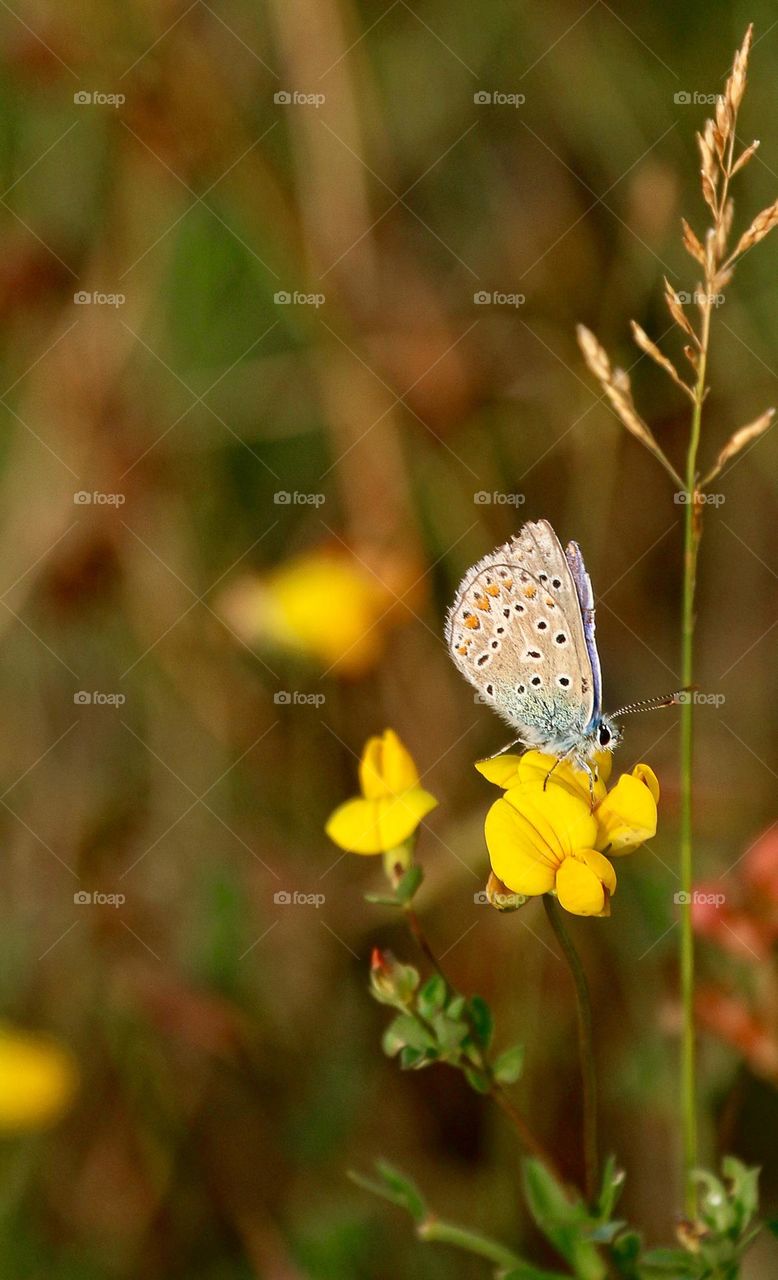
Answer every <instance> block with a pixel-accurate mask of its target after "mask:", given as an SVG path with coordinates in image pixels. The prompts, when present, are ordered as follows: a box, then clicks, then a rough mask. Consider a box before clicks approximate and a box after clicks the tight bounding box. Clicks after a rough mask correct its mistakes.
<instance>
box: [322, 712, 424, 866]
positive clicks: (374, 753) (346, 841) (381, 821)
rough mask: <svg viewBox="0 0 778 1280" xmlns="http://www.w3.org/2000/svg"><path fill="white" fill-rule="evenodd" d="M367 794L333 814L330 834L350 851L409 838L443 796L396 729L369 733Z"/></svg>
mask: <svg viewBox="0 0 778 1280" xmlns="http://www.w3.org/2000/svg"><path fill="white" fill-rule="evenodd" d="M359 784H360V790H361V792H362V795H361V796H358V797H356V798H355V799H353V800H346V802H345V803H344V804H341V805H339V806H338V808H337V809H336V810H335V812H334V813H333V814H331V816H330V818H329V821H328V822H327V825H326V828H325V830H326V832H327V835H328V836H329V837H330V839H331V840H333V841H334V842H335V844H336V845H338V846H339V847H340V848H341V849H346V850H347V851H348V852H349V853H389V852H390V851H391V850H393V849H397V848H398V847H399V846H400V845H402V844H404V843H405V841H406V840H408V839H409V838H410V837H411V836H412V835H413V833H414V831H415V830H416V828H417V827H418V825H419V823H420V822H421V820H422V818H424V817H425V816H426V815H427V814H428V813H429V812H430V810H431V809H434V808H435V806H436V805H437V803H438V802H437V800H436V799H435V797H434V796H432V795H430V793H429V791H425V790H424V788H423V787H421V786H419V771H418V769H417V768H416V765H415V763H414V761H413V757H412V756H411V754H410V752H409V751H408V749H407V748H406V747H405V746H403V744H402V742H401V741H400V739H399V738H398V736H397V734H396V733H395V732H394V730H393V729H386V730H385V731H384V733H383V735H382V736H381V737H380V738H379V737H374V738H368V741H367V743H366V744H365V749H364V751H363V752H362V759H361V760H360V762H359Z"/></svg>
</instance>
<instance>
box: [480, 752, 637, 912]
mask: <svg viewBox="0 0 778 1280" xmlns="http://www.w3.org/2000/svg"><path fill="white" fill-rule="evenodd" d="M597 765H598V776H597V780H596V781H595V783H594V786H593V789H592V790H591V791H590V783H589V779H588V777H587V776H586V774H584V773H581V772H579V771H578V770H576V769H575V768H574V767H573V766H572V765H571V764H570V763H569V762H568V761H562V762H556V761H555V759H554V757H553V756H548V755H544V754H542V753H541V752H539V751H528V752H526V753H525V754H524V755H522V756H515V755H503V756H497V757H495V758H494V759H491V760H483V761H480V762H479V763H478V764H477V765H476V768H477V769H478V770H479V772H480V773H482V774H483V775H484V777H485V778H487V779H488V780H489V781H490V782H493V783H495V784H496V785H497V786H499V787H502V789H503V791H504V793H505V794H504V795H503V796H502V797H501V799H499V800H496V801H495V803H494V804H493V805H492V807H491V808H490V810H489V812H488V814H487V815H486V822H485V827H484V831H485V835H486V844H487V847H488V849H489V858H490V861H491V865H492V872H493V875H494V876H496V877H497V879H498V880H500V881H501V882H502V884H503V885H504V886H505V888H506V889H507V890H509V891H510V892H512V893H515V894H521V895H523V896H525V897H534V896H537V895H539V894H543V893H552V894H554V895H555V896H556V897H557V898H558V899H559V902H560V904H561V906H563V907H564V908H565V909H566V910H567V911H570V912H572V913H573V914H574V915H581V916H606V915H609V914H610V899H611V897H612V896H613V894H614V893H615V892H616V872H615V871H614V869H613V865H612V863H611V862H610V860H609V859H610V858H611V857H620V856H621V855H623V854H626V853H632V852H633V850H635V849H637V848H638V847H639V846H640V845H641V844H643V843H644V842H645V841H646V840H649V839H651V837H652V836H653V835H655V833H656V823H657V802H658V800H659V783H658V782H657V779H656V776H655V774H654V773H653V771H652V770H651V769H650V768H649V767H648V765H645V764H638V765H636V766H635V768H634V769H633V770H632V773H629V774H622V775H621V777H620V778H619V780H618V782H617V783H616V784H615V786H613V787H612V788H611V789H610V791H609V790H608V787H607V782H608V778H609V774H610V767H611V757H610V756H609V755H608V754H606V753H603V754H602V755H599V756H598V757H597ZM552 769H553V772H552ZM606 854H607V855H608V856H607V857H606Z"/></svg>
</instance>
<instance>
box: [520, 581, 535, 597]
mask: <svg viewBox="0 0 778 1280" xmlns="http://www.w3.org/2000/svg"><path fill="white" fill-rule="evenodd" d="M537 594H538V589H537V587H536V586H535V585H534V583H532V582H530V583H528V584H527V586H526V587H525V588H524V590H523V592H522V595H525V596H526V597H527V599H528V600H534V599H535V596H536V595H537Z"/></svg>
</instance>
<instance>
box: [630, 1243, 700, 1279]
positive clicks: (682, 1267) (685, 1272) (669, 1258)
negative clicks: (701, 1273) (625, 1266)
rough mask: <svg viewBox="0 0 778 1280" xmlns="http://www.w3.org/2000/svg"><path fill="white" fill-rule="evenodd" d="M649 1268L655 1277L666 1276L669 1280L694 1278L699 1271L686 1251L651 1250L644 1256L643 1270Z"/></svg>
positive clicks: (642, 1261)
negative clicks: (684, 1277)
mask: <svg viewBox="0 0 778 1280" xmlns="http://www.w3.org/2000/svg"><path fill="white" fill-rule="evenodd" d="M645 1267H647V1268H649V1270H650V1271H651V1272H653V1275H655V1276H665V1277H668V1280H679V1277H682V1276H693V1275H694V1274H695V1271H696V1270H697V1266H696V1263H695V1260H694V1257H693V1256H692V1255H691V1254H689V1253H687V1252H686V1250H685V1249H650V1250H649V1252H648V1253H644V1254H643V1258H642V1260H641V1270H642V1269H643V1268H645Z"/></svg>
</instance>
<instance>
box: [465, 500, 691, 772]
mask: <svg viewBox="0 0 778 1280" xmlns="http://www.w3.org/2000/svg"><path fill="white" fill-rule="evenodd" d="M446 641H447V643H448V647H449V651H450V653H451V656H452V658H453V660H454V662H455V663H456V665H457V667H458V668H459V670H460V671H461V672H462V674H463V675H464V676H465V677H466V679H468V680H469V681H470V683H471V684H472V685H474V686H475V688H476V689H477V690H478V692H479V694H480V695H481V699H482V700H483V701H484V702H486V703H488V704H489V705H491V706H492V707H494V709H495V711H497V712H498V713H499V714H500V715H501V716H502V717H503V719H505V720H507V722H508V724H509V725H511V726H512V728H513V729H514V730H515V731H516V732H517V733H518V741H519V742H521V743H523V745H524V746H525V747H528V748H535V749H536V750H538V751H542V752H544V753H546V754H548V755H552V756H556V757H557V759H562V758H565V757H570V758H572V762H573V764H575V765H576V766H577V767H578V768H580V769H582V770H584V772H586V773H587V774H588V775H589V778H590V781H592V780H593V769H592V765H593V762H594V757H595V754H596V753H597V752H598V751H612V750H613V748H614V747H615V746H616V745H617V744H618V742H619V741H620V739H621V730H620V728H619V726H618V725H617V724H616V723H615V721H614V717H615V716H618V715H622V714H625V713H626V712H627V711H632V710H637V709H638V708H643V707H646V708H648V707H652V706H667V705H671V704H672V703H673V702H674V701H675V700H676V699H677V696H678V695H676V694H673V695H671V696H670V697H668V698H663V699H649V700H647V701H645V702H641V703H634V704H632V705H631V706H629V707H622V708H621V709H620V710H619V711H616V712H614V713H613V715H611V716H606V715H603V711H602V672H601V667H600V658H599V654H598V652H597V643H596V640H595V635H594V592H593V590H592V583H591V579H590V577H589V575H588V573H587V572H586V567H585V565H584V560H583V556H582V555H581V549H580V547H579V546H578V543H577V542H569V543H568V544H567V547H566V548H565V549H564V550H563V548H562V544H561V543H560V541H559V539H558V538H557V536H556V534H555V533H554V530H553V528H552V527H551V525H550V524H549V522H548V520H536V521H530V522H529V523H527V524H525V525H524V526H523V527H522V528H521V529H520V530H519V532H518V533H517V534H516V535H515V536H514V537H512V538H510V539H509V540H508V542H505V543H503V545H502V546H499V547H496V548H495V550H494V551H493V552H492V553H491V554H490V555H488V556H484V558H483V559H482V560H479V561H478V563H477V564H475V565H474V566H473V568H472V569H470V571H469V572H468V573H467V574H466V575H465V577H464V578H463V580H462V582H461V583H460V586H459V590H458V591H457V595H456V599H455V600H454V603H453V605H452V607H451V608H450V609H449V612H448V616H447V619H446ZM513 745H514V744H513V743H511V746H513Z"/></svg>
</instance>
